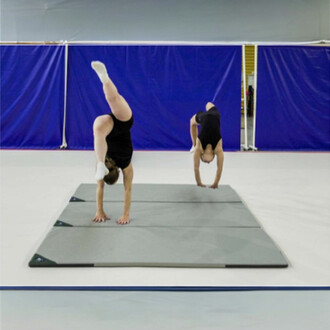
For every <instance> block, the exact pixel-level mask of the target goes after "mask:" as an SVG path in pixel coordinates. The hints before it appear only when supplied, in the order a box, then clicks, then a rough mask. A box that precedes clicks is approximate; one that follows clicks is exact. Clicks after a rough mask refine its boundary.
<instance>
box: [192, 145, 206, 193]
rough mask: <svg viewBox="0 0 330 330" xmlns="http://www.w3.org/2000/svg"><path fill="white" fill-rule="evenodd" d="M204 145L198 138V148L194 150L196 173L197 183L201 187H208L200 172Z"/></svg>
mask: <svg viewBox="0 0 330 330" xmlns="http://www.w3.org/2000/svg"><path fill="white" fill-rule="evenodd" d="M202 151H203V149H202V145H201V143H200V141H199V139H196V149H195V152H194V173H195V180H196V183H197V186H199V187H206V186H205V185H204V184H203V183H202V180H201V176H200V173H199V165H200V161H201V154H202Z"/></svg>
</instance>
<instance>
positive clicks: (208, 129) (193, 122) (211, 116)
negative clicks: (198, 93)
mask: <svg viewBox="0 0 330 330" xmlns="http://www.w3.org/2000/svg"><path fill="white" fill-rule="evenodd" d="M205 108H206V112H204V111H199V112H197V113H196V114H195V115H194V116H192V118H191V119H190V136H191V140H192V148H191V150H190V151H191V152H194V172H195V179H196V183H197V185H198V186H200V187H206V186H205V185H204V184H203V183H202V181H201V177H200V173H199V165H200V160H201V161H203V162H205V163H210V162H211V161H212V160H213V159H214V158H215V156H217V172H216V176H215V179H214V182H213V184H212V185H211V186H210V188H214V189H216V188H218V184H219V181H220V178H221V174H222V168H223V159H224V154H223V150H222V137H221V131H220V113H219V111H218V109H217V108H216V107H215V105H214V104H213V103H211V102H208V103H207V104H206V107H205ZM198 125H200V132H199V134H198Z"/></svg>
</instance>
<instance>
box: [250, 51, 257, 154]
mask: <svg viewBox="0 0 330 330" xmlns="http://www.w3.org/2000/svg"><path fill="white" fill-rule="evenodd" d="M257 78H258V45H255V46H254V97H253V139H252V146H250V148H251V149H252V150H258V149H257V148H256V118H257V89H258V88H257V82H258V81H257Z"/></svg>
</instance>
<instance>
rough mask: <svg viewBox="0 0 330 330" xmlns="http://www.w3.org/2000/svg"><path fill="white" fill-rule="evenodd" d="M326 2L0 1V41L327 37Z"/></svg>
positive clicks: (215, 39) (165, 0) (225, 0)
mask: <svg viewBox="0 0 330 330" xmlns="http://www.w3.org/2000/svg"><path fill="white" fill-rule="evenodd" d="M329 8H330V5H329V0H276V1H275V0H108V1H107V0H93V1H92V0H2V1H1V41H60V40H68V41H75V40H79V41H87V40H88V41H90V40H132V41H136V40H145V41H152V40H154V41H312V40H320V39H330V31H329V26H330V25H329V20H330V15H329V12H330V10H329Z"/></svg>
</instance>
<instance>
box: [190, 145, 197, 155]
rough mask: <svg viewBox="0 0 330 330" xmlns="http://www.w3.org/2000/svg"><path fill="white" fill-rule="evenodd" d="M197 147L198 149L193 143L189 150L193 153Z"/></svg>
mask: <svg viewBox="0 0 330 330" xmlns="http://www.w3.org/2000/svg"><path fill="white" fill-rule="evenodd" d="M195 149H196V147H195V146H194V145H193V146H192V147H191V149H190V150H189V152H191V153H193V152H195Z"/></svg>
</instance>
